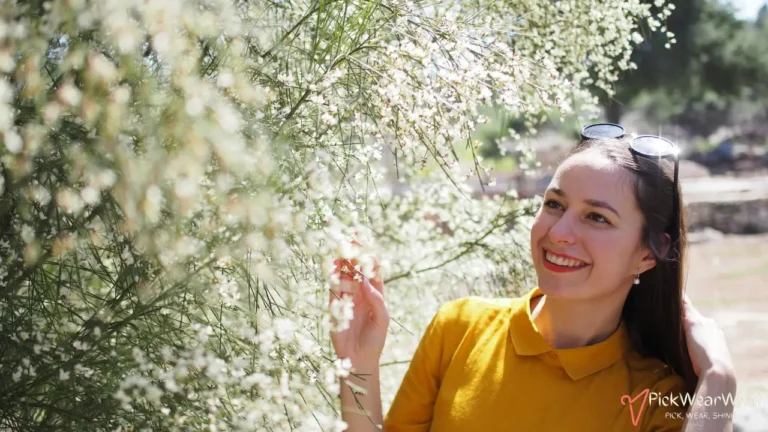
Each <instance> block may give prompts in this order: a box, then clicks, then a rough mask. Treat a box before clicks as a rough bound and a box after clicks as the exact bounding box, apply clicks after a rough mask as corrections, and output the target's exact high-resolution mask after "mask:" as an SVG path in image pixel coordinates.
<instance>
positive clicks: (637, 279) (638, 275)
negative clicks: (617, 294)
mask: <svg viewBox="0 0 768 432" xmlns="http://www.w3.org/2000/svg"><path fill="white" fill-rule="evenodd" d="M635 285H640V273H638V274H637V277H636V278H635Z"/></svg>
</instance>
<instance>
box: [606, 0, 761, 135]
mask: <svg viewBox="0 0 768 432" xmlns="http://www.w3.org/2000/svg"><path fill="white" fill-rule="evenodd" d="M673 4H674V5H675V7H676V8H675V11H674V13H673V14H672V15H671V16H670V17H669V18H668V21H667V26H668V29H669V31H670V33H667V34H659V33H658V32H655V33H652V32H648V31H646V32H645V33H644V36H645V37H646V39H645V41H644V42H643V43H641V44H640V45H639V46H638V47H637V49H636V50H635V51H634V53H633V57H632V60H633V61H634V62H635V63H636V64H637V69H636V70H629V71H627V72H626V73H624V75H623V76H622V77H621V79H620V80H619V81H618V82H617V85H616V94H615V96H614V97H613V98H608V97H603V100H602V101H603V106H604V108H605V115H606V118H607V119H608V120H610V121H614V122H617V121H619V119H620V118H621V115H622V114H623V113H624V112H625V111H626V110H627V109H628V108H632V107H639V108H640V109H641V110H642V111H643V112H644V113H645V114H646V115H647V116H648V117H649V119H651V120H652V121H654V122H659V123H667V122H669V123H674V124H678V125H680V126H682V127H683V128H684V129H686V130H687V131H688V132H689V133H690V134H691V135H694V136H708V135H710V134H712V133H713V132H714V131H716V130H717V129H718V128H720V127H721V126H723V125H727V124H730V123H732V122H733V121H734V120H735V119H734V108H735V107H736V106H737V105H740V106H742V107H743V106H745V105H746V106H752V107H753V108H754V107H755V106H757V107H758V109H756V110H754V109H753V110H752V112H750V113H748V114H750V116H752V117H753V116H755V115H764V114H765V108H764V107H763V105H764V103H762V102H763V101H764V100H765V99H766V97H768V75H766V74H765V73H764V71H765V70H766V69H768V26H767V25H766V23H767V20H766V14H767V11H766V8H765V7H763V9H762V10H761V13H760V15H759V17H758V19H757V21H756V22H747V21H742V20H739V19H737V18H735V17H734V14H733V10H732V9H731V8H730V6H728V5H726V4H722V3H721V2H719V1H716V0H678V1H674V2H673Z"/></svg>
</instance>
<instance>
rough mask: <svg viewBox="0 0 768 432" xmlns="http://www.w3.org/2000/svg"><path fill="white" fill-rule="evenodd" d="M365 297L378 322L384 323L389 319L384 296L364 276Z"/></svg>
mask: <svg viewBox="0 0 768 432" xmlns="http://www.w3.org/2000/svg"><path fill="white" fill-rule="evenodd" d="M382 288H383V287H382ZM362 291H363V295H364V296H365V298H366V299H367V300H368V302H369V303H370V304H371V311H372V312H373V318H374V320H375V321H376V322H384V321H385V320H386V319H388V318H389V313H388V312H387V306H386V303H385V302H384V294H382V292H381V291H379V289H378V288H376V287H374V286H373V284H371V282H370V281H369V280H368V278H367V277H365V276H363V290H362Z"/></svg>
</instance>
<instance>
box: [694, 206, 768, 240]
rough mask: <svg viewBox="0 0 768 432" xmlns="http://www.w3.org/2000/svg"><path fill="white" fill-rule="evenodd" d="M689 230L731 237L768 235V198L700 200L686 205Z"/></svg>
mask: <svg viewBox="0 0 768 432" xmlns="http://www.w3.org/2000/svg"><path fill="white" fill-rule="evenodd" d="M686 216H687V221H686V222H687V225H688V228H689V229H690V230H692V231H694V230H699V229H703V228H706V227H709V228H714V229H716V230H718V231H720V232H723V233H729V234H754V233H763V232H768V198H756V199H748V200H728V201H699V202H693V203H690V204H688V205H686Z"/></svg>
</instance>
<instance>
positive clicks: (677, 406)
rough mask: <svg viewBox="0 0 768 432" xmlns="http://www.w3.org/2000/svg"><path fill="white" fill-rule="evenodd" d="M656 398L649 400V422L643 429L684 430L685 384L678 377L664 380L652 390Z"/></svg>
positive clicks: (686, 408) (652, 431) (668, 377)
mask: <svg viewBox="0 0 768 432" xmlns="http://www.w3.org/2000/svg"><path fill="white" fill-rule="evenodd" d="M651 391H652V392H655V394H656V397H654V398H649V402H648V404H649V405H648V408H647V409H648V414H647V416H645V419H646V420H647V422H644V423H645V426H644V427H643V428H642V430H643V431H648V432H673V431H674V432H679V431H681V430H682V429H683V423H684V422H685V413H686V412H687V411H688V407H686V406H685V404H684V402H683V401H684V400H685V391H686V390H685V382H684V381H683V379H682V378H681V377H679V376H678V375H669V376H666V377H664V378H662V379H661V380H660V381H659V382H657V383H656V385H654V386H653V387H652V388H651Z"/></svg>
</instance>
